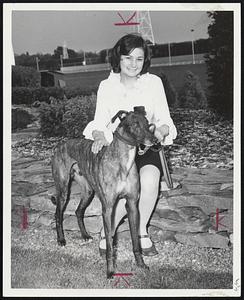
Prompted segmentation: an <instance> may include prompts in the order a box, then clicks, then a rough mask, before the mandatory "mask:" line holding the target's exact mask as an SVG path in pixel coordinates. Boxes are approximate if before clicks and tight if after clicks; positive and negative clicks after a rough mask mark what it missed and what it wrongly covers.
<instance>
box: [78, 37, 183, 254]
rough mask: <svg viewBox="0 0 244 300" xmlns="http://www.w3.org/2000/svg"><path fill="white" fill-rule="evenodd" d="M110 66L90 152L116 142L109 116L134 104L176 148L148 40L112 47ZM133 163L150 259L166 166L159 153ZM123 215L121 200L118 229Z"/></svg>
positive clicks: (91, 127)
mask: <svg viewBox="0 0 244 300" xmlns="http://www.w3.org/2000/svg"><path fill="white" fill-rule="evenodd" d="M111 66H112V71H111V73H110V75H109V77H108V78H107V79H106V80H103V81H102V82H101V83H100V85H99V88H98V92H97V104H96V111H95V116H94V120H93V121H91V122H90V123H89V124H88V125H87V127H86V128H85V130H84V132H83V133H84V135H85V137H86V138H88V139H92V140H94V142H93V145H92V151H93V152H94V153H98V152H99V151H100V150H101V149H102V147H103V146H106V145H109V144H110V143H111V142H112V140H113V132H114V131H115V129H116V127H117V126H118V123H119V121H118V120H117V122H115V123H113V124H112V123H111V118H112V117H113V116H114V115H115V114H116V113H117V112H118V111H119V110H126V111H131V110H133V107H134V106H144V107H145V110H146V117H147V119H148V121H149V123H154V124H155V125H156V129H155V136H156V137H157V138H158V140H159V141H160V142H161V143H162V144H163V145H170V144H172V143H173V139H175V138H176V135H177V132H176V128H175V126H174V124H173V121H172V119H171V117H170V113H169V108H168V104H167V100H166V96H165V92H164V87H163V84H162V81H161V79H160V78H159V77H158V76H156V75H153V74H150V73H148V68H149V66H150V52H149V48H148V46H147V44H146V42H145V41H144V39H143V38H142V37H141V36H140V35H137V34H128V35H125V36H123V37H122V38H121V39H120V40H119V41H118V42H117V43H116V45H115V46H114V48H113V49H112V56H111ZM135 161H136V165H137V168H138V172H139V177H140V185H141V190H140V199H139V205H138V208H139V214H140V218H139V219H140V222H139V233H138V234H139V237H140V243H141V248H142V254H143V255H146V256H152V255H156V254H158V252H157V250H156V248H155V245H154V243H153V242H152V241H151V239H150V237H149V235H148V231H147V225H148V222H149V220H150V217H151V215H152V212H153V209H154V207H155V204H156V201H157V197H158V192H159V182H160V177H161V176H162V175H163V172H162V166H161V162H160V157H159V154H158V153H157V152H153V151H151V150H148V151H147V152H146V154H144V155H141V156H139V155H136V158H135ZM125 215H126V208H125V199H121V200H120V201H119V203H118V205H117V208H116V212H115V225H116V226H117V225H118V224H119V222H120V221H121V220H122V218H123V217H124V216H125ZM99 250H100V254H101V255H102V254H104V253H105V251H106V240H105V235H104V230H103V229H102V231H101V240H100V245H99Z"/></svg>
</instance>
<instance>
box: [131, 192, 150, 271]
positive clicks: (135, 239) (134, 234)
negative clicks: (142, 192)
mask: <svg viewBox="0 0 244 300" xmlns="http://www.w3.org/2000/svg"><path fill="white" fill-rule="evenodd" d="M135 199H136V198H135V197H132V196H127V197H126V210H127V214H128V219H129V225H130V233H131V239H132V246H133V252H134V255H135V260H136V264H137V265H138V267H140V268H143V269H149V268H148V266H147V265H146V264H145V263H144V260H143V258H142V254H141V251H140V244H139V236H138V228H139V211H138V207H137V201H136V200H135Z"/></svg>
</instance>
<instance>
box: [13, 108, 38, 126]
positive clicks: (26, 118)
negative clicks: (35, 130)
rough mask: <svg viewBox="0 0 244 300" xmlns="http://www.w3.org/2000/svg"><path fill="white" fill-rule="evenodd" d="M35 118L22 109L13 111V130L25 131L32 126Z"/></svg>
mask: <svg viewBox="0 0 244 300" xmlns="http://www.w3.org/2000/svg"><path fill="white" fill-rule="evenodd" d="M33 120H34V117H33V116H32V115H31V114H29V113H28V111H26V110H24V109H21V108H14V109H12V130H13V131H15V130H17V129H24V128H26V127H27V125H29V124H31V123H32V122H33Z"/></svg>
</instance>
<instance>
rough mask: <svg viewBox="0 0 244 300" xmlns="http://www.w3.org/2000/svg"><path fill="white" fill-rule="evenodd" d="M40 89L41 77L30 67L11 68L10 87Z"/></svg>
mask: <svg viewBox="0 0 244 300" xmlns="http://www.w3.org/2000/svg"><path fill="white" fill-rule="evenodd" d="M17 86H18V87H32V88H33V87H40V86H41V75H40V73H39V72H38V71H37V70H36V69H34V68H31V67H24V66H12V87H17Z"/></svg>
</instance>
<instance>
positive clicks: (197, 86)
mask: <svg viewBox="0 0 244 300" xmlns="http://www.w3.org/2000/svg"><path fill="white" fill-rule="evenodd" d="M177 106H178V107H182V108H190V109H204V108H206V107H207V98H206V96H205V93H204V91H203V89H202V86H201V83H200V81H199V78H198V76H196V75H194V74H193V73H192V72H191V71H187V72H186V75H185V80H184V85H183V87H182V88H181V89H180V91H179V100H178V105H177Z"/></svg>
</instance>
